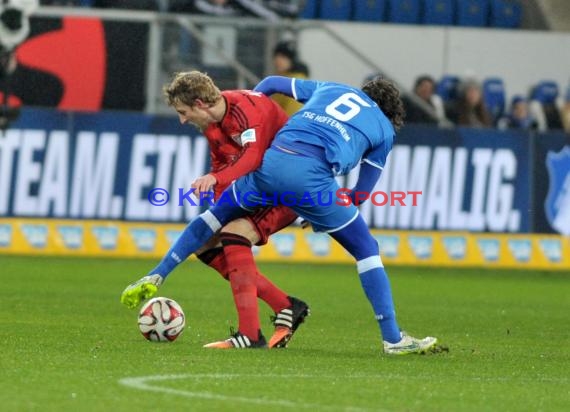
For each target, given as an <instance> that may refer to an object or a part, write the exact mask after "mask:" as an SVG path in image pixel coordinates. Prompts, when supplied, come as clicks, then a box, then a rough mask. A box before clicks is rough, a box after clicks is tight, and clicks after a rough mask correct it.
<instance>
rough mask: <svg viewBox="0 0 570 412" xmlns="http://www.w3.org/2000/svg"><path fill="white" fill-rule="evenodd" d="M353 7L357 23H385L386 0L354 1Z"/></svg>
mask: <svg viewBox="0 0 570 412" xmlns="http://www.w3.org/2000/svg"><path fill="white" fill-rule="evenodd" d="M352 7H353V9H354V10H353V11H354V13H353V16H352V17H353V19H354V20H357V21H383V20H384V16H385V15H386V14H385V13H386V0H366V1H364V0H361V1H354V2H353V3H352Z"/></svg>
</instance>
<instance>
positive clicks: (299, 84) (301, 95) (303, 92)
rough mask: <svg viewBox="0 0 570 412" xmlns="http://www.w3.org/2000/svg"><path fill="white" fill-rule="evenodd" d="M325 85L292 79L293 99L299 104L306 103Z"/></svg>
mask: <svg viewBox="0 0 570 412" xmlns="http://www.w3.org/2000/svg"><path fill="white" fill-rule="evenodd" d="M323 84H324V83H323V82H317V81H314V80H304V79H292V82H291V90H292V93H293V94H292V97H293V98H294V99H295V100H297V101H298V102H301V103H305V102H306V101H307V100H309V99H310V98H311V96H312V95H313V93H314V92H315V90H317V89H318V88H319V87H321V86H322V85H323Z"/></svg>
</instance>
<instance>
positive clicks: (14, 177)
mask: <svg viewBox="0 0 570 412" xmlns="http://www.w3.org/2000/svg"><path fill="white" fill-rule="evenodd" d="M567 144H568V143H567V137H565V136H564V135H562V134H560V135H552V134H551V135H545V136H537V137H536V139H534V137H533V136H531V135H528V134H526V133H523V132H502V131H496V130H487V129H462V128H460V129H450V130H442V129H438V128H432V127H421V126H408V127H406V128H404V130H402V132H401V133H399V135H398V136H397V138H396V142H395V146H394V148H393V151H392V153H391V154H390V156H389V161H388V164H387V167H386V168H385V169H384V172H383V175H382V177H381V179H380V181H379V183H378V184H377V186H376V188H375V191H382V192H385V193H392V192H410V191H416V192H421V195H419V196H418V197H417V203H416V204H415V205H413V204H411V202H408V204H406V205H403V204H400V203H396V204H394V205H390V204H389V203H388V204H387V205H385V206H375V205H373V204H372V203H371V202H367V203H365V204H364V205H363V206H362V207H361V211H362V214H363V216H364V218H365V219H366V220H367V221H368V222H369V224H370V225H371V226H374V227H378V228H386V229H413V230H466V231H475V232H529V231H532V230H533V229H536V230H539V231H545V232H552V231H559V232H562V233H565V230H567V229H565V228H566V226H567V225H565V224H564V223H561V222H564V221H570V219H566V220H565V216H566V215H565V213H569V212H568V210H569V209H570V200H568V199H569V195H568V194H569V193H570V189H569V188H570V177H569V176H570V148H568V147H570V146H565V145H567ZM534 147H536V150H533V148H534ZM565 147H566V148H565ZM208 168H209V152H208V146H207V141H206V139H205V138H204V137H203V136H201V135H200V133H199V132H198V131H197V130H196V129H194V128H192V127H188V126H182V125H180V124H179V122H178V121H177V119H176V118H175V117H161V116H148V115H143V114H136V113H119V112H116V113H111V112H100V113H64V112H58V111H53V110H32V109H26V110H24V111H23V113H22V115H21V117H20V119H19V120H18V121H17V122H15V123H13V124H12V126H11V128H10V129H8V130H5V131H3V132H0V215H1V216H22V217H58V218H81V219H87V218H89V219H119V220H141V221H146V220H153V221H171V222H183V221H188V220H189V219H190V218H192V217H193V216H195V215H196V214H197V213H198V212H199V211H200V210H199V208H197V207H196V206H193V205H191V204H188V203H184V204H183V205H182V206H179V203H178V201H177V198H174V199H173V200H171V201H170V202H169V203H168V204H166V205H165V206H161V207H158V206H153V205H152V204H151V203H150V202H149V201H148V194H149V192H150V191H151V189H154V188H163V189H165V190H166V191H168V192H169V193H170V194H171V195H176V194H177V193H178V190H179V189H185V190H188V189H189V188H190V184H191V183H192V181H193V180H194V179H195V178H197V177H198V176H201V175H203V174H205V173H207V171H208ZM357 177H358V170H355V171H353V172H352V173H351V174H350V175H349V176H348V177H346V178H344V179H342V180H341V184H342V185H343V186H346V187H349V188H350V187H352V186H353V185H354V183H355V181H356V179H357ZM531 188H532V190H531ZM533 194H534V196H533Z"/></svg>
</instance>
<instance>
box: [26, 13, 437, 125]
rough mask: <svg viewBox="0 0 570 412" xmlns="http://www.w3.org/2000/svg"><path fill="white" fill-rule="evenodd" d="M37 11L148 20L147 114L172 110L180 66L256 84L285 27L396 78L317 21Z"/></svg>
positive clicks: (226, 84) (235, 83) (240, 84)
mask: <svg viewBox="0 0 570 412" xmlns="http://www.w3.org/2000/svg"><path fill="white" fill-rule="evenodd" d="M35 16H40V17H58V18H59V17H65V16H77V17H80V16H81V17H97V18H101V19H103V20H109V21H124V22H138V23H146V24H148V26H149V39H148V48H147V50H148V52H147V67H146V86H145V90H146V106H145V111H146V112H147V113H167V112H169V111H168V108H167V107H166V106H165V105H164V102H163V101H162V98H161V86H162V84H163V83H164V82H165V81H166V80H167V78H169V77H170V76H171V74H172V73H173V72H175V71H180V70H184V69H188V68H195V69H200V70H208V69H209V70H214V71H216V70H219V71H220V72H221V75H220V76H218V77H219V78H221V79H223V81H222V82H221V83H222V84H220V87H221V88H224V89H231V88H250V87H253V86H254V85H255V84H256V83H257V82H258V81H259V80H260V79H261V78H262V77H263V76H265V75H267V74H269V73H271V72H272V69H271V56H272V49H273V46H274V44H275V43H276V41H277V40H278V39H279V38H280V35H281V34H282V33H284V32H288V33H296V34H298V33H300V32H301V31H302V30H305V29H312V30H315V29H318V30H321V31H322V32H323V33H326V35H327V36H329V37H331V38H332V39H334V41H335V42H337V43H338V44H340V45H341V46H342V47H343V48H344V49H346V50H347V51H349V52H350V53H351V55H352V57H353V58H354V59H355V60H356V61H359V62H361V63H363V64H364V65H366V66H367V67H369V68H370V72H372V73H377V72H380V73H383V75H384V76H385V77H388V78H391V79H393V78H394V77H393V76H391V75H390V73H387V72H386V71H385V70H384V69H383V68H382V67H379V66H378V65H377V64H375V63H374V62H373V61H372V59H370V58H369V57H368V56H366V55H365V54H363V53H361V52H359V51H358V50H356V49H355V48H354V47H352V46H351V44H350V43H349V42H347V41H346V40H345V39H344V38H342V37H341V36H339V35H338V34H337V33H335V31H334V30H332V29H331V28H330V27H328V26H327V25H326V24H324V23H323V22H321V21H317V20H295V21H292V20H283V21H282V22H268V21H264V20H261V19H256V18H248V17H240V18H222V17H211V16H203V15H191V14H180V13H159V12H150V11H131V10H118V9H88V8H68V7H49V6H44V7H41V8H40V9H39V10H38V11H37V12H36V13H35ZM215 27H223V28H233V29H234V30H235V32H236V34H235V39H234V41H235V42H236V43H237V45H236V49H235V51H234V53H233V54H231V53H229V52H228V51H227V50H225V49H224V48H223V47H220V45H219V44H216V42H215V41H213V40H212V38H211V36H208V31H211V30H212V28H215ZM188 43H191V44H195V47H188ZM316 47H318V46H316ZM187 49H188V50H187ZM200 51H201V53H202V56H201V55H200ZM208 53H209V54H210V55H211V56H215V58H216V59H217V60H219V62H218V63H217V65H216V66H215V67H208V66H207V65H205V64H204V61H203V60H204V59H203V56H204V55H206V54H208ZM218 77H216V81H218V80H219V79H218ZM398 86H399V88H400V90H401V91H402V92H403V94H404V95H406V96H407V97H408V98H409V100H411V101H412V102H413V103H414V104H416V105H417V106H418V107H420V108H421V109H422V110H423V111H425V112H426V113H427V114H428V115H430V116H431V117H432V118H434V119H436V114H435V112H434V111H433V109H432V107H431V106H429V105H428V104H426V103H425V102H424V101H423V100H421V99H419V98H418V97H417V96H416V95H415V94H413V93H409V91H408V90H407V89H406V88H405V87H402V85H398Z"/></svg>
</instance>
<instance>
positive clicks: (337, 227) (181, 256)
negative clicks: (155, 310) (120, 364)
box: [122, 76, 437, 354]
mask: <svg viewBox="0 0 570 412" xmlns="http://www.w3.org/2000/svg"><path fill="white" fill-rule="evenodd" d="M255 90H256V91H259V92H262V93H265V94H267V95H271V94H273V93H282V94H285V95H287V96H291V97H293V98H295V99H296V100H298V101H300V102H302V103H305V105H304V107H303V108H302V109H301V110H300V111H298V112H297V113H296V114H294V115H293V116H292V117H291V118H290V119H289V121H288V122H287V123H286V124H285V126H284V127H283V128H282V129H281V130H280V131H279V132H278V134H277V136H276V137H275V139H274V141H273V143H272V145H271V147H270V148H269V149H268V150H267V152H266V153H265V155H264V158H263V163H262V165H261V167H260V168H259V169H257V170H256V171H255V172H252V173H250V174H248V175H246V176H243V177H241V178H239V179H238V180H237V181H236V182H235V183H234V184H233V185H232V186H231V187H229V188H228V189H227V190H226V192H225V193H224V195H222V198H221V199H222V200H220V201H219V202H218V203H217V204H216V205H215V206H214V207H213V208H212V209H210V210H208V211H206V212H204V213H202V214H201V215H200V216H198V217H197V218H195V219H194V220H193V221H192V222H190V224H189V225H188V226H187V227H186V229H185V230H184V232H183V233H182V235H181V236H180V238H179V239H178V241H177V242H176V243H175V244H174V245H173V247H172V248H171V250H170V251H169V252H168V254H167V255H166V256H165V257H164V258H163V260H162V261H161V262H160V263H159V265H158V266H157V267H156V268H154V269H153V270H152V271H151V272H150V273H149V275H156V274H158V275H160V276H162V277H166V276H167V275H168V274H169V273H170V272H171V271H172V270H173V269H174V268H175V267H176V266H177V265H178V264H179V263H180V262H181V261H183V260H185V259H186V258H187V257H188V256H190V254H191V253H193V252H194V251H195V250H197V249H198V248H199V247H200V246H201V245H202V244H203V243H205V242H206V241H207V240H208V239H209V238H210V237H211V236H212V234H213V233H216V231H217V230H218V229H219V228H220V227H221V226H223V225H224V224H226V223H227V222H229V221H231V220H233V219H235V218H236V217H239V216H243V215H244V214H247V213H251V212H252V211H253V210H254V208H253V207H252V206H255V205H259V206H262V205H267V203H268V202H279V201H280V200H282V199H284V198H285V197H286V198H287V199H288V206H290V207H291V208H292V209H293V210H295V211H296V212H297V213H298V214H299V215H300V216H301V217H303V218H304V219H305V220H307V221H308V222H310V223H311V224H312V227H313V229H314V230H315V231H321V232H327V233H329V234H330V235H331V236H332V237H333V238H334V239H335V240H336V241H337V242H339V243H340V244H341V245H342V246H343V247H344V248H345V249H346V250H347V251H348V252H349V253H350V254H351V255H352V256H353V257H354V258H355V260H356V267H357V270H358V273H359V277H360V282H361V285H362V288H363V289H364V292H365V294H366V296H367V298H368V300H369V301H370V304H371V305H372V309H373V311H374V316H375V318H376V319H377V321H378V324H379V327H380V331H381V335H382V339H383V347H384V352H385V353H387V354H408V353H423V352H425V351H427V350H429V349H430V348H432V347H434V346H435V344H436V342H437V339H436V338H433V337H426V338H423V339H417V338H414V337H412V336H410V335H408V334H406V333H405V332H401V330H400V328H399V326H398V323H397V321H396V314H395V310H394V303H393V300H392V292H391V288H390V283H389V280H388V276H387V274H386V271H385V270H384V265H383V264H382V260H381V258H380V254H379V248H378V243H377V242H376V240H375V239H374V238H373V237H372V235H371V234H370V231H369V229H368V227H367V225H366V223H365V222H364V220H363V218H362V217H361V216H360V214H359V211H358V209H357V207H356V206H357V205H358V204H359V203H361V199H360V197H359V196H357V193H358V192H366V193H369V192H370V191H371V190H372V189H373V188H374V185H375V184H376V182H377V180H378V179H379V177H380V174H381V172H382V169H383V168H384V165H385V163H386V158H387V156H388V153H389V152H390V150H391V149H392V144H393V140H394V135H395V132H396V130H397V129H398V128H399V127H400V126H401V125H402V124H403V116H404V110H403V106H402V101H401V99H400V96H399V91H398V89H397V88H396V87H394V85H393V84H392V83H390V82H388V81H387V80H384V79H381V78H377V79H374V80H371V81H369V82H368V83H366V84H365V85H364V86H363V88H362V90H359V89H355V88H352V87H349V86H346V85H342V84H338V83H330V82H317V81H310V80H300V79H291V78H285V77H279V76H270V77H268V78H266V79H264V80H263V81H262V82H261V83H260V84H258V85H257V87H256V88H255ZM358 164H360V174H359V177H358V181H357V183H356V186H355V187H354V188H353V190H352V191H351V192H350V194H349V196H350V198H351V200H352V202H351V203H350V204H348V205H342V204H339V202H334V201H333V202H323V200H322V199H323V198H327V196H328V195H327V194H330V193H332V194H335V193H337V191H338V189H339V188H340V187H339V185H338V183H337V182H336V180H335V175H343V174H347V173H348V172H349V171H350V170H351V169H353V168H354V167H355V166H357V165H358ZM283 165H287V168H286V169H284V168H283ZM246 193H247V194H248V196H247V202H245V201H244V198H242V196H241V195H242V194H246ZM284 194H287V196H284ZM323 194H325V195H324V196H323ZM228 199H230V200H231V201H227V200H228ZM144 279H145V278H143V279H141V280H140V281H138V282H135V283H134V284H133V285H130V286H129V287H127V289H125V291H124V292H123V296H122V299H127V300H130V301H132V300H136V301H137V302H139V301H140V300H142V299H145V298H148V297H150V296H151V295H152V294H153V291H152V290H151V291H150V292H149V290H148V289H146V288H145V285H146V283H145V280H144ZM238 334H239V333H238ZM239 338H240V337H239V336H233V337H231V338H230V339H239ZM253 346H254V345H253Z"/></svg>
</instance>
